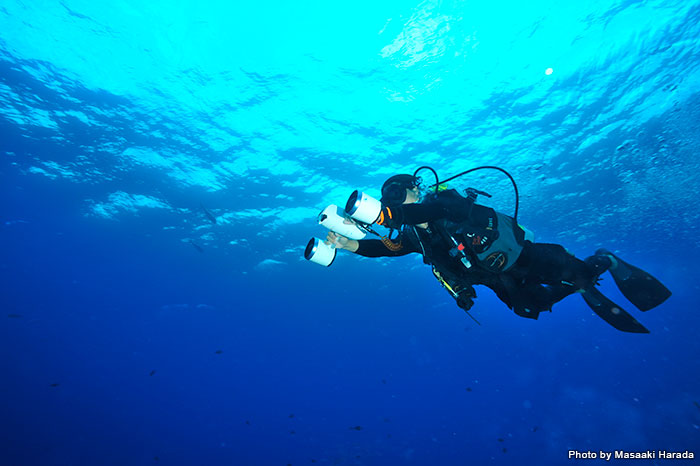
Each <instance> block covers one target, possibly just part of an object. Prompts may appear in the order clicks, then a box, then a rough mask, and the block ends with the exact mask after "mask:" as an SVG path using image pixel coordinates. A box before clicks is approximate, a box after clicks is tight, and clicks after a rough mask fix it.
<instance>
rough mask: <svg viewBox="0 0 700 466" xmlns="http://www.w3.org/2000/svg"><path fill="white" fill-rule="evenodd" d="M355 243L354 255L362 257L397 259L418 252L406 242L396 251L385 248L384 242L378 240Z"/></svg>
mask: <svg viewBox="0 0 700 466" xmlns="http://www.w3.org/2000/svg"><path fill="white" fill-rule="evenodd" d="M357 243H358V249H357V250H356V251H355V254H358V255H360V256H364V257H398V256H405V255H406V254H411V253H412V252H420V251H418V249H416V248H414V247H413V245H412V244H407V242H406V241H402V242H401V248H400V249H399V250H397V251H393V250H391V249H389V248H387V247H386V245H385V244H384V242H382V241H381V240H378V239H361V240H359V241H357Z"/></svg>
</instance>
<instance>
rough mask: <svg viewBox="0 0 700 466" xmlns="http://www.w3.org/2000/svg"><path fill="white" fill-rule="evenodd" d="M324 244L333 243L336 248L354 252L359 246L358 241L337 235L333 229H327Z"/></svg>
mask: <svg viewBox="0 0 700 466" xmlns="http://www.w3.org/2000/svg"><path fill="white" fill-rule="evenodd" d="M326 244H328V245H333V246H335V247H336V248H338V249H345V250H347V251H350V252H355V251H357V249H358V248H359V247H360V243H358V242H357V241H356V240H354V239H350V238H346V237H345V236H343V235H339V234H338V233H336V232H334V231H329V232H328V235H326Z"/></svg>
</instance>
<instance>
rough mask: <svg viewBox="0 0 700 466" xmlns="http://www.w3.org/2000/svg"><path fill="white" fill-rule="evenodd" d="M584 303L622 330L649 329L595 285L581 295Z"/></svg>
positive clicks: (635, 331) (634, 331) (645, 330)
mask: <svg viewBox="0 0 700 466" xmlns="http://www.w3.org/2000/svg"><path fill="white" fill-rule="evenodd" d="M581 296H583V299H584V301H586V304H588V306H589V307H590V308H591V309H593V312H595V313H596V314H598V317H600V318H601V319H603V320H604V321H606V322H607V323H609V324H610V325H612V326H613V327H615V328H616V329H618V330H620V331H622V332H629V333H649V330H648V329H647V328H646V327H645V326H643V325H642V324H640V323H639V321H637V319H635V318H634V317H632V315H631V314H629V313H628V312H627V311H625V310H624V309H622V308H621V307H620V306H618V305H617V304H615V303H614V302H612V301H610V299H608V298H607V297H606V296H605V295H603V293H601V292H600V291H598V289H597V288H595V287H590V288H588V289H587V290H586V291H584V293H583V294H582V295H581Z"/></svg>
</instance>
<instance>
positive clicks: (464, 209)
mask: <svg viewBox="0 0 700 466" xmlns="http://www.w3.org/2000/svg"><path fill="white" fill-rule="evenodd" d="M471 211H472V206H471V205H470V203H469V202H467V200H466V199H465V198H464V197H462V196H460V195H459V194H458V193H457V192H456V191H455V192H444V193H441V195H440V196H439V197H437V198H433V199H430V200H428V201H427V202H423V203H420V204H402V205H399V206H382V212H381V215H380V217H379V221H378V222H377V223H379V224H381V225H384V226H387V227H390V228H391V227H393V228H400V225H419V224H421V223H426V222H433V221H435V220H439V219H443V218H447V219H450V220H452V221H463V220H466V218H467V217H469V215H470V213H471Z"/></svg>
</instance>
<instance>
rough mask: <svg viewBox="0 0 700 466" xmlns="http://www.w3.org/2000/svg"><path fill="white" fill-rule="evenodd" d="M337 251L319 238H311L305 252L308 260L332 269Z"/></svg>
mask: <svg viewBox="0 0 700 466" xmlns="http://www.w3.org/2000/svg"><path fill="white" fill-rule="evenodd" d="M336 252H337V251H336V249H335V247H333V246H330V245H328V244H326V243H324V242H323V241H321V240H320V239H318V238H311V239H310V240H309V244H307V245H306V249H305V250H304V257H305V258H306V260H309V261H311V262H314V263H316V264H319V265H323V266H326V267H330V265H331V264H332V263H333V261H334V260H335V254H336Z"/></svg>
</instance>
